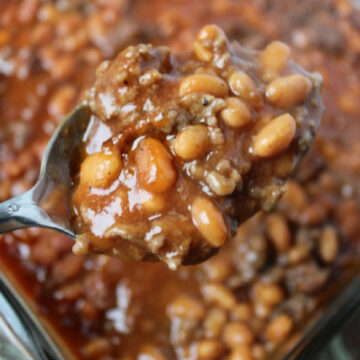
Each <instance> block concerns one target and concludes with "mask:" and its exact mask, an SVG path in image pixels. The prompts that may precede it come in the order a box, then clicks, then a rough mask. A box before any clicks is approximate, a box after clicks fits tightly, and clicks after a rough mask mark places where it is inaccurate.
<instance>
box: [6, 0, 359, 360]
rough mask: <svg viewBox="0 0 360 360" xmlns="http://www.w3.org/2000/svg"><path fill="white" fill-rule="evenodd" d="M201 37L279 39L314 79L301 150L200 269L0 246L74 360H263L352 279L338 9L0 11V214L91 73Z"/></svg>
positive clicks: (323, 4)
mask: <svg viewBox="0 0 360 360" xmlns="http://www.w3.org/2000/svg"><path fill="white" fill-rule="evenodd" d="M189 14H191V16H189ZM279 19H281V20H279ZM209 23H216V24H218V25H220V26H221V27H222V28H223V29H224V30H225V32H226V34H227V36H228V37H229V39H231V40H236V41H238V42H240V43H241V44H242V45H243V46H246V47H250V48H255V49H263V48H264V47H265V46H267V45H268V44H269V43H270V42H271V41H273V40H276V39H280V40H281V41H284V42H285V43H287V44H288V45H289V46H290V47H291V50H292V58H294V59H295V60H296V61H297V62H298V63H300V64H301V65H302V66H304V68H306V69H309V70H311V71H315V70H316V71H319V72H320V73H321V75H322V76H323V79H324V87H323V96H324V103H325V106H326V109H327V110H326V112H325V114H324V118H323V121H322V124H321V127H320V129H319V134H318V136H317V140H316V141H315V144H314V145H315V146H314V147H313V148H312V150H311V151H310V153H309V155H308V156H307V157H306V159H305V162H304V163H303V164H302V165H301V166H300V168H299V170H298V171H297V174H296V176H295V177H294V178H293V179H292V180H290V181H288V182H287V192H286V194H285V195H284V197H283V198H282V199H281V200H280V202H279V203H278V205H277V206H276V208H275V210H274V211H273V212H272V213H270V214H261V215H258V216H257V217H255V218H254V219H253V220H251V221H250V222H249V223H247V224H246V225H245V227H240V228H239V230H238V232H237V235H236V236H235V237H233V238H232V239H231V240H230V241H228V242H227V243H226V245H225V246H224V248H223V249H222V250H221V251H220V252H219V254H218V255H217V256H215V257H213V258H212V259H210V260H209V261H207V262H205V263H204V264H202V265H198V266H192V267H180V268H179V270H177V271H170V270H169V269H168V268H167V267H166V265H164V264H161V263H141V264H140V263H137V262H134V263H132V262H127V261H121V260H119V259H115V258H110V257H106V256H102V255H87V256H75V255H73V254H72V253H71V248H72V246H73V242H72V241H71V240H70V239H67V238H66V237H62V236H61V235H58V234H55V233H53V232H50V231H45V230H39V229H29V230H20V231H16V232H14V233H12V234H6V235H1V237H0V249H1V252H0V259H1V262H0V264H1V268H2V270H3V271H7V272H8V274H9V277H11V279H12V280H13V281H14V283H16V284H17V286H18V288H19V289H21V290H23V291H25V292H26V294H27V295H26V296H27V299H28V301H29V303H30V304H32V307H33V309H34V312H35V313H36V314H37V315H38V316H39V317H41V318H42V319H43V320H44V321H45V320H46V321H48V322H49V323H50V324H51V326H52V327H53V328H54V329H55V330H56V333H57V334H58V336H59V337H60V338H61V339H62V340H63V343H62V349H63V350H64V351H65V350H66V348H68V349H70V351H71V352H72V353H73V354H74V356H75V358H78V359H144V358H149V357H150V358H155V359H170V360H173V359H221V360H222V359H228V358H230V359H237V358H241V357H242V358H245V359H246V357H247V358H248V359H255V360H259V359H266V357H267V356H268V355H269V354H271V353H274V352H277V351H278V350H277V349H279V351H282V350H283V351H286V349H289V348H290V347H291V346H292V345H293V344H294V342H295V343H296V342H297V341H298V340H299V338H300V337H301V335H302V333H303V332H304V331H305V330H306V328H307V321H308V320H309V319H312V318H313V316H314V314H316V313H319V312H321V311H326V308H327V304H328V303H329V302H331V301H332V300H333V299H334V298H335V297H336V295H337V294H338V293H339V292H340V291H341V289H342V288H343V286H345V284H346V283H347V282H348V281H349V279H351V278H352V277H353V276H354V274H355V270H356V266H357V264H358V262H359V256H360V254H359V242H360V228H359V218H360V209H359V195H358V194H359V193H358V192H357V191H358V190H357V186H358V185H357V184H359V171H360V163H359V158H360V157H359V146H360V145H359V134H360V125H359V115H360V103H359V101H358V99H359V95H360V87H359V83H358V81H357V78H358V74H359V71H360V70H359V63H358V59H359V55H360V46H359V43H358V40H357V39H358V33H359V29H360V25H359V24H360V22H359V12H358V10H356V9H355V8H354V7H352V5H351V3H350V2H348V1H345V0H344V1H341V0H336V1H335V0H321V1H317V2H314V1H312V0H304V1H301V2H299V1H295V0H289V1H286V2H281V3H280V2H278V1H261V0H260V1H256V2H251V3H250V2H249V1H236V2H235V1H230V0H213V1H208V0H206V1H205V0H198V1H196V2H195V1H187V0H183V1H164V0H153V1H145V0H143V1H141V0H137V1H135V0H133V1H111V0H106V1H104V0H97V1H93V2H91V3H84V2H83V1H58V2H51V3H50V2H41V1H37V0H33V1H21V2H10V1H9V2H5V1H2V2H0V59H1V60H0V114H1V122H0V198H1V200H5V199H7V198H9V197H11V196H14V195H16V194H19V193H21V192H23V191H24V190H26V189H28V188H29V187H31V185H32V184H33V183H34V181H35V180H36V177H37V174H38V170H39V166H40V159H41V156H42V153H43V150H44V148H45V146H46V143H47V141H48V139H49V137H50V135H51V133H52V132H53V130H54V128H55V127H56V125H57V124H58V123H59V122H60V121H61V119H62V118H63V117H64V116H65V115H66V113H67V112H68V111H70V110H71V109H72V107H73V106H74V105H75V104H76V103H77V102H78V101H80V99H81V98H82V97H83V95H84V94H83V92H84V91H85V89H88V88H89V86H91V84H92V83H93V81H94V74H95V68H96V67H97V66H98V65H99V64H100V63H101V62H102V61H103V60H106V59H110V60H111V59H113V58H114V57H115V55H116V54H117V53H119V52H120V51H121V50H123V49H125V48H126V47H127V46H128V45H131V44H132V45H135V44H139V43H152V44H154V46H160V45H167V46H169V47H171V49H172V50H173V51H183V50H186V49H189V48H190V46H191V44H192V41H193V39H194V38H195V36H196V34H197V32H198V30H199V29H200V28H201V27H202V26H204V25H206V24H209ZM280 344H285V346H286V348H285V349H284V348H283V347H281V345H280ZM279 346H280V348H279ZM245 356H246V357H245ZM67 357H69V356H67ZM277 357H278V358H280V355H277Z"/></svg>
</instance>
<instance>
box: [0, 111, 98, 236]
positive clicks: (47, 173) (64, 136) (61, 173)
mask: <svg viewBox="0 0 360 360" xmlns="http://www.w3.org/2000/svg"><path fill="white" fill-rule="evenodd" d="M90 115H91V113H90V109H89V108H88V107H87V106H86V105H85V104H80V105H79V106H77V107H76V108H75V109H74V110H73V111H72V112H71V113H70V114H69V115H68V116H67V117H66V118H65V119H64V121H63V122H62V123H61V124H60V125H59V126H58V128H57V129H56V131H55V133H54V134H53V136H52V137H51V139H50V141H49V143H48V146H47V148H46V151H45V154H44V157H43V160H42V164H41V169H40V175H39V178H38V180H37V182H36V184H35V185H34V186H33V188H31V189H30V190H28V191H27V192H25V193H24V194H22V195H19V196H17V197H14V198H12V199H9V200H7V201H4V202H2V203H0V234H1V233H5V232H8V231H12V230H16V229H21V228H26V227H32V226H37V227H43V228H49V229H53V230H56V231H59V232H61V233H63V234H65V235H67V236H69V237H71V238H73V239H75V238H76V235H75V233H74V231H73V228H72V225H71V222H70V213H69V208H70V207H69V198H70V191H71V185H72V179H71V176H70V166H71V162H72V159H74V157H76V154H77V153H78V149H79V146H80V145H81V143H82V139H83V134H84V132H85V130H86V128H87V125H88V123H89V120H90V117H91V116H90Z"/></svg>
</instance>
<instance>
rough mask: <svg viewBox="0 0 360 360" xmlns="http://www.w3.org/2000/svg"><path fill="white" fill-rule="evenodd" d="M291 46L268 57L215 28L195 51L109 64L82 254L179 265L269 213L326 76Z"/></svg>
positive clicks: (304, 139) (89, 160) (90, 157)
mask: <svg viewBox="0 0 360 360" xmlns="http://www.w3.org/2000/svg"><path fill="white" fill-rule="evenodd" d="M289 53H290V50H289V48H288V46H287V45H285V44H284V43H281V42H278V41H277V42H272V43H270V44H269V45H268V46H267V47H266V49H265V50H263V51H262V52H261V53H255V52H250V51H246V50H245V49H243V48H240V46H239V45H237V44H234V45H233V46H231V45H230V44H229V42H228V40H227V38H226V35H225V33H224V32H223V31H222V30H221V29H220V28H219V27H217V26H215V25H207V26H205V27H203V28H202V29H201V30H200V31H199V33H198V35H197V38H196V41H195V42H194V45H193V51H189V52H186V53H181V54H178V55H173V54H171V52H170V49H169V48H166V47H159V48H153V47H152V46H151V45H137V46H130V47H128V48H126V49H125V50H123V51H122V52H121V53H120V54H119V55H118V56H117V57H116V58H115V60H113V61H112V62H109V61H105V62H103V63H101V64H100V65H99V67H98V69H97V79H96V81H95V84H94V86H93V87H92V88H91V89H90V90H89V92H88V96H87V103H88V104H89V106H90V108H91V110H92V112H93V114H94V115H93V117H92V119H91V125H90V126H89V128H88V129H87V131H86V133H87V135H86V137H85V138H86V141H85V144H84V152H85V153H86V155H85V157H84V160H83V161H82V163H81V167H80V172H79V175H78V177H79V181H78V182H79V184H78V186H77V188H76V190H75V193H74V195H73V203H74V214H75V231H76V233H77V234H79V233H80V234H81V235H80V236H79V238H78V240H77V242H76V244H75V246H74V248H73V249H74V252H75V253H77V254H84V253H86V252H88V251H89V248H90V250H91V248H95V250H96V251H102V252H106V253H110V254H112V255H116V256H120V257H121V258H125V259H135V260H141V259H145V260H146V259H153V258H158V259H160V260H162V261H164V262H166V263H167V265H168V266H169V267H170V268H172V269H175V268H177V267H178V265H179V264H181V263H183V264H189V263H190V264H194V263H197V262H201V261H203V260H205V259H206V258H208V257H209V256H210V255H211V254H213V253H214V251H215V250H216V249H217V248H219V247H220V246H222V245H223V244H224V242H225V241H226V240H227V239H228V237H229V235H230V231H229V227H230V226H232V228H233V231H234V232H236V228H237V226H238V224H239V222H241V221H243V220H246V219H247V218H249V217H250V216H252V215H253V214H254V213H255V212H256V211H257V210H258V209H259V208H263V209H265V210H269V209H270V208H271V207H272V206H273V205H274V203H275V202H276V200H277V199H278V198H279V196H280V194H282V192H283V184H284V180H285V179H286V178H287V177H288V176H289V175H290V174H291V173H292V172H293V170H294V167H295V165H297V164H298V162H299V160H300V158H301V157H302V156H303V155H304V153H305V152H306V150H307V149H308V148H309V146H310V144H311V143H312V140H313V138H314V135H315V131H316V128H317V125H318V124H319V122H320V117H321V114H322V104H321V100H320V94H319V92H320V83H321V77H320V76H319V75H317V74H313V75H308V74H306V73H305V72H304V71H303V70H301V69H300V68H297V67H295V65H292V66H289V65H288V63H289V55H290V54H289ZM104 128H106V129H107V130H108V133H107V136H106V137H105V138H101V137H100V135H99V130H100V131H101V132H103V131H104ZM88 148H90V149H89V151H87V149H88ZM99 150H100V151H99Z"/></svg>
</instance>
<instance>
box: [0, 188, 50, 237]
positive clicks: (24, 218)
mask: <svg viewBox="0 0 360 360" xmlns="http://www.w3.org/2000/svg"><path fill="white" fill-rule="evenodd" d="M31 226H40V227H49V228H52V227H53V223H52V221H51V219H50V218H49V216H48V215H47V214H46V212H45V211H44V210H43V209H41V208H40V207H39V206H38V205H37V204H36V203H35V202H34V201H33V200H32V190H29V191H28V192H26V193H24V194H22V195H19V196H17V197H14V198H12V199H9V200H7V201H4V202H1V203H0V234H2V233H5V232H8V231H12V230H17V229H21V228H26V227H31Z"/></svg>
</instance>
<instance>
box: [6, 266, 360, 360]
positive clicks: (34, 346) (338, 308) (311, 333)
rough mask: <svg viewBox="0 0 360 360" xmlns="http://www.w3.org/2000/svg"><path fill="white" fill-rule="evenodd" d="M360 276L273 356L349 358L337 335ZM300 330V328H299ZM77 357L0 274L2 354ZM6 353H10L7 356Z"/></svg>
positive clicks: (359, 310)
mask: <svg viewBox="0 0 360 360" xmlns="http://www.w3.org/2000/svg"><path fill="white" fill-rule="evenodd" d="M359 289H360V276H357V277H355V278H354V279H352V280H351V281H350V282H349V283H348V284H347V285H346V286H345V287H344V289H343V290H342V291H341V292H340V294H339V296H338V297H337V298H336V299H335V300H334V301H333V302H332V303H331V304H330V305H329V306H328V308H327V309H325V310H321V311H320V312H318V313H315V314H313V316H312V317H311V318H310V319H308V322H307V323H306V324H304V326H305V328H306V330H305V331H304V333H303V334H302V336H301V337H300V338H299V337H295V338H290V339H289V340H288V341H286V342H285V343H284V344H283V345H282V346H281V347H280V348H279V349H278V351H277V352H276V353H274V354H273V355H272V356H271V358H270V360H280V359H281V360H309V359H314V360H315V359H318V360H322V359H327V360H329V359H334V360H335V359H336V360H340V359H347V360H355V358H353V357H351V355H349V354H348V353H347V349H346V345H344V343H343V342H341V343H339V340H336V341H333V342H331V340H332V339H333V338H334V336H336V335H339V334H341V331H342V329H343V328H344V327H345V326H346V325H347V324H348V322H349V320H351V318H353V317H355V316H356V315H360V291H359ZM300 330H301V329H300ZM1 356H4V357H5V358H6V359H7V358H11V359H12V360H17V359H23V360H27V359H33V360H43V359H44V360H48V359H59V360H60V359H64V358H66V359H69V360H72V359H76V357H75V355H74V354H72V353H71V350H70V349H69V348H68V347H67V345H66V344H64V342H63V341H62V340H61V338H60V336H59V334H57V333H56V331H55V330H54V329H53V328H52V327H51V326H50V324H49V323H48V322H47V321H46V319H45V318H41V317H40V316H39V314H38V313H37V311H35V309H34V304H33V305H31V304H30V303H29V299H27V298H26V295H24V294H21V291H19V289H18V288H16V287H15V286H14V283H12V282H11V280H10V279H9V278H7V277H6V276H5V275H4V273H1V274H0V358H1ZM6 356H7V357H6Z"/></svg>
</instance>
